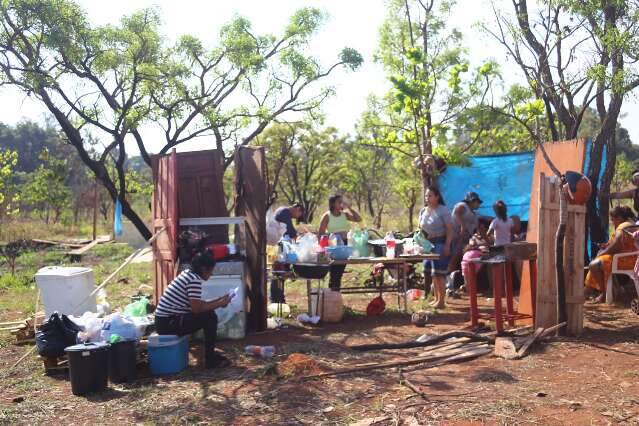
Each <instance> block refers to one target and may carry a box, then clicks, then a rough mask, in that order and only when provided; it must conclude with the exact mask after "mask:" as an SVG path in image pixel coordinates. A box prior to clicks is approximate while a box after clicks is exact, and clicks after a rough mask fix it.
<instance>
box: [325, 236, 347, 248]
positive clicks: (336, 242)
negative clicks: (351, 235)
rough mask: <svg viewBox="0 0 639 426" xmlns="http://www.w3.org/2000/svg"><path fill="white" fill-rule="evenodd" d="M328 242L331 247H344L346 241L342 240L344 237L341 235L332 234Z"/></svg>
mask: <svg viewBox="0 0 639 426" xmlns="http://www.w3.org/2000/svg"><path fill="white" fill-rule="evenodd" d="M328 241H329V244H330V245H331V247H334V246H343V245H344V241H343V240H342V237H341V236H340V235H339V234H331V235H330V236H329V237H328Z"/></svg>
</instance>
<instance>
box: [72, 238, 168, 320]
mask: <svg viewBox="0 0 639 426" xmlns="http://www.w3.org/2000/svg"><path fill="white" fill-rule="evenodd" d="M164 231H166V226H165V227H163V228H162V229H160V230H159V231H158V232H156V233H155V234H153V236H152V237H151V238H150V239H149V240H148V243H149V244H152V243H153V241H155V240H156V239H157V237H159V236H160V234H161V233H162V232H164ZM145 248H146V247H142V248H139V249H137V250H136V251H134V252H133V253H132V254H131V256H129V257H127V258H126V260H125V261H124V262H123V263H122V264H121V265H120V266H119V267H118V269H116V270H115V271H114V272H113V273H112V274H111V275H109V276H108V277H107V278H106V279H105V280H104V281H102V283H101V284H100V285H99V286H98V287H96V288H95V290H93V291H92V292H91V293H90V294H89V295H88V296H87V297H85V298H84V300H82V302H80V303H78V304H77V305H76V306H75V307H74V308H73V311H75V310H76V308H78V307H80V306H82V305H83V304H84V303H85V302H86V301H87V300H89V299H90V298H91V297H93V296H94V295H95V294H96V293H97V292H98V291H100V290H101V289H102V288H103V287H104V286H106V285H107V284H108V283H109V282H110V281H111V280H112V279H113V277H115V276H116V275H117V274H118V272H120V271H121V270H122V269H124V267H125V266H127V265H128V264H129V263H131V261H132V260H133V259H135V258H136V257H137V256H138V255H139V254H140V253H142V251H143V250H144V249H145Z"/></svg>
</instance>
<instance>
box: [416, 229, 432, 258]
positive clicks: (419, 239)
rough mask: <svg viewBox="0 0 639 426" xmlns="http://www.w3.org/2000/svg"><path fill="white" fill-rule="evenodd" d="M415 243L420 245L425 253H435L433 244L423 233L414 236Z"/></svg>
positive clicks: (419, 232) (418, 232)
mask: <svg viewBox="0 0 639 426" xmlns="http://www.w3.org/2000/svg"><path fill="white" fill-rule="evenodd" d="M413 241H414V242H415V244H419V245H420V246H421V248H423V249H424V253H430V252H431V251H433V244H432V243H431V242H430V241H428V240H427V239H426V237H425V236H424V233H423V232H422V231H417V232H415V235H413Z"/></svg>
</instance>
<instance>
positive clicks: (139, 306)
mask: <svg viewBox="0 0 639 426" xmlns="http://www.w3.org/2000/svg"><path fill="white" fill-rule="evenodd" d="M148 305H149V299H147V298H146V297H141V298H140V299H139V300H136V301H135V302H133V303H129V304H128V305H126V308H124V315H128V316H130V317H144V316H146V314H147V306H148Z"/></svg>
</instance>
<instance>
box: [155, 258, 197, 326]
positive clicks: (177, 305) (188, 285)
mask: <svg viewBox="0 0 639 426" xmlns="http://www.w3.org/2000/svg"><path fill="white" fill-rule="evenodd" d="M201 297H202V278H200V276H199V275H198V274H196V273H195V272H193V271H191V270H190V269H187V270H186V271H184V272H182V273H181V274H180V275H178V276H177V277H176V278H175V279H174V280H173V281H171V284H169V286H168V287H167V288H166V290H164V294H163V295H162V297H160V303H158V307H157V308H156V309H155V316H158V317H170V316H173V315H184V314H190V313H191V302H190V300H189V299H201Z"/></svg>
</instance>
